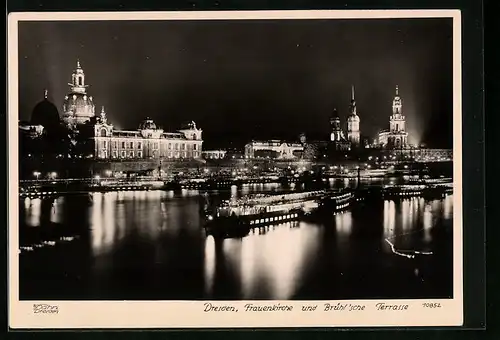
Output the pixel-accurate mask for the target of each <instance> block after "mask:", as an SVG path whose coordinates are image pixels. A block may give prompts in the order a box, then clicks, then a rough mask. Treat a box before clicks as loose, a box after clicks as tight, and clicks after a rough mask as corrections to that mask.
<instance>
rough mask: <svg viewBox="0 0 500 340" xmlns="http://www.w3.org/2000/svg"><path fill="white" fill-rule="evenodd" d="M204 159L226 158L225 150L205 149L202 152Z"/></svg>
mask: <svg viewBox="0 0 500 340" xmlns="http://www.w3.org/2000/svg"><path fill="white" fill-rule="evenodd" d="M201 154H202V157H203V158H204V159H224V158H226V154H227V151H226V150H205V151H203V152H202V153H201Z"/></svg>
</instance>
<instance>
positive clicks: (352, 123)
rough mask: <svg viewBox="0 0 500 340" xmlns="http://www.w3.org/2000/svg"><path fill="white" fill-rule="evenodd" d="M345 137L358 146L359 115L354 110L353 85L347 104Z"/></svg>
mask: <svg viewBox="0 0 500 340" xmlns="http://www.w3.org/2000/svg"><path fill="white" fill-rule="evenodd" d="M347 139H348V140H349V141H350V142H351V144H352V145H353V146H359V139H360V132H359V116H358V114H357V112H356V100H355V99H354V85H352V88H351V104H350V105H349V117H348V118H347Z"/></svg>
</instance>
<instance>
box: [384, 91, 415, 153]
mask: <svg viewBox="0 0 500 340" xmlns="http://www.w3.org/2000/svg"><path fill="white" fill-rule="evenodd" d="M378 144H379V145H380V146H382V147H385V148H390V149H403V148H406V147H407V145H408V132H406V117H405V116H404V115H403V101H402V99H401V97H400V96H399V87H398V86H397V85H396V95H395V96H394V99H393V101H392V115H391V116H390V118H389V131H382V132H380V133H379V135H378Z"/></svg>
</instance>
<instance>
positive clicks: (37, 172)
mask: <svg viewBox="0 0 500 340" xmlns="http://www.w3.org/2000/svg"><path fill="white" fill-rule="evenodd" d="M40 174H41V173H40V172H39V171H33V176H35V177H36V180H37V181H38V177H40Z"/></svg>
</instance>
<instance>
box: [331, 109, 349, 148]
mask: <svg viewBox="0 0 500 340" xmlns="http://www.w3.org/2000/svg"><path fill="white" fill-rule="evenodd" d="M330 127H331V133H330V142H331V143H332V144H333V145H334V149H335V150H348V149H349V147H350V145H349V142H348V141H347V139H346V138H345V136H344V131H342V125H341V124H340V117H339V113H338V111H337V109H334V110H333V114H332V117H331V118H330Z"/></svg>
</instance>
